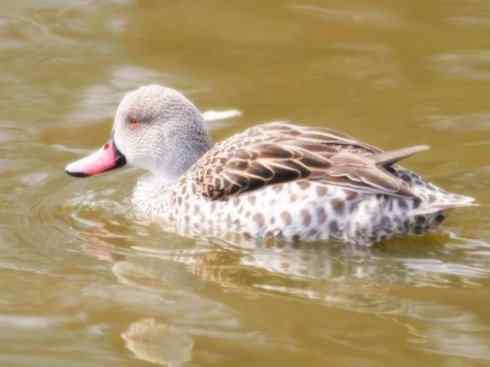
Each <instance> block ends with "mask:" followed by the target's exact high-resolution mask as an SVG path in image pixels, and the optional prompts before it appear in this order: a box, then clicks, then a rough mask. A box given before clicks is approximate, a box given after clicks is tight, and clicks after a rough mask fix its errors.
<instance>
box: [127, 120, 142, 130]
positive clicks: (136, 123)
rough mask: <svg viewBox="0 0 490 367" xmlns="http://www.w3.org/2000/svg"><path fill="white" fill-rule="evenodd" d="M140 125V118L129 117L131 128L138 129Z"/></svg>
mask: <svg viewBox="0 0 490 367" xmlns="http://www.w3.org/2000/svg"><path fill="white" fill-rule="evenodd" d="M138 126H140V123H139V121H138V120H136V119H135V118H131V119H129V128H130V129H136V128H137V127H138Z"/></svg>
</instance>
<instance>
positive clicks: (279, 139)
mask: <svg viewBox="0 0 490 367" xmlns="http://www.w3.org/2000/svg"><path fill="white" fill-rule="evenodd" d="M427 149H428V146H425V145H418V146H412V147H408V148H402V149H398V150H392V151H383V150H381V149H379V148H377V147H375V146H373V145H370V144H367V143H364V142H361V141H359V140H357V139H355V138H353V137H351V136H349V135H346V134H343V133H339V132H336V131H334V130H331V129H327V128H318V127H305V126H298V125H295V124H292V123H289V122H274V123H267V124H263V125H258V126H254V127H252V128H249V129H247V130H245V131H244V132H242V133H239V134H237V135H234V136H232V137H230V138H228V139H226V140H225V141H223V142H221V143H217V144H214V145H213V143H212V141H211V138H210V136H209V134H208V132H207V129H206V126H205V122H204V120H203V117H202V115H201V113H200V111H199V110H198V109H197V108H196V107H195V106H194V104H193V103H192V102H190V101H189V100H188V99H187V98H186V97H185V96H184V95H183V94H181V93H180V92H178V91H176V90H174V89H171V88H167V87H163V86H159V85H149V86H144V87H141V88H139V89H137V90H135V91H132V92H130V93H128V94H127V95H126V96H125V97H124V98H123V99H122V101H121V103H120V105H119V107H118V109H117V112H116V115H115V119H114V126H113V129H112V134H111V137H110V139H109V141H108V142H107V143H106V144H105V145H104V146H103V147H102V148H101V149H100V150H98V151H96V152H95V153H92V154H91V155H89V156H87V157H85V158H83V159H80V160H78V161H76V162H73V163H71V164H69V165H67V166H66V173H68V174H69V175H71V176H74V177H87V176H94V175H97V174H100V173H102V172H106V171H110V170H113V169H116V168H119V167H122V166H124V165H126V164H128V165H131V166H134V167H140V168H143V169H146V170H148V171H150V172H151V178H147V179H144V180H141V181H140V182H139V183H138V184H137V186H136V189H135V191H134V193H133V203H134V204H135V207H136V208H137V210H138V211H139V212H140V213H143V214H144V215H145V216H147V217H151V218H158V219H159V220H162V221H164V222H166V223H172V225H173V226H175V227H176V228H179V227H180V228H182V227H185V228H191V229H192V230H193V231H194V232H202V233H207V234H209V233H214V234H219V233H238V234H240V235H241V236H243V237H244V238H248V239H260V238H280V239H284V240H294V241H296V240H338V241H343V242H347V243H352V244H358V245H370V244H373V243H376V242H379V241H382V240H384V239H387V238H391V237H393V236H399V235H408V234H422V233H425V232H427V231H429V230H431V229H432V228H434V227H436V226H437V225H439V224H440V223H441V222H442V221H443V220H444V219H445V217H446V211H447V210H448V209H451V208H457V207H464V206H471V205H474V204H473V201H474V199H473V198H471V197H467V196H462V195H457V194H452V193H448V192H446V191H444V190H442V189H441V188H439V187H437V186H435V185H433V184H432V183H430V182H427V181H425V180H424V179H422V178H421V177H420V176H418V175H417V174H415V173H414V172H412V171H410V170H407V169H405V168H402V167H401V166H399V165H397V162H398V161H400V160H402V159H404V158H407V157H409V156H411V155H413V154H416V153H419V152H422V151H425V150H427Z"/></svg>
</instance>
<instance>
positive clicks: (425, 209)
mask: <svg viewBox="0 0 490 367" xmlns="http://www.w3.org/2000/svg"><path fill="white" fill-rule="evenodd" d="M476 206H479V204H478V203H475V199H474V198H472V197H470V196H464V195H457V194H449V195H448V196H447V200H441V201H439V202H432V203H426V204H425V205H424V202H422V205H421V206H419V207H418V208H416V209H413V210H412V212H411V214H412V215H428V214H435V213H438V212H441V211H445V210H449V209H456V208H465V207H476Z"/></svg>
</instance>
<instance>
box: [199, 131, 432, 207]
mask: <svg viewBox="0 0 490 367" xmlns="http://www.w3.org/2000/svg"><path fill="white" fill-rule="evenodd" d="M426 149H428V147H427V146H416V147H410V148H404V149H400V150H396V151H389V152H383V151H382V150H380V149H378V148H376V147H374V146H372V145H369V144H365V143H362V142H360V141H358V140H356V139H354V138H352V137H350V136H348V135H344V134H341V133H337V132H335V131H333V130H330V129H324V128H311V127H300V126H296V125H292V124H287V123H272V124H266V125H260V126H257V127H254V128H251V129H249V130H246V131H245V132H244V133H242V134H239V135H236V136H234V137H232V138H230V139H228V140H226V141H224V142H223V143H221V144H218V145H216V146H215V147H214V148H213V149H211V150H210V151H209V152H208V153H206V154H205V156H204V157H203V158H202V159H201V160H200V161H199V162H198V163H197V164H196V166H195V167H194V170H193V174H194V180H195V182H196V183H197V187H198V191H199V192H200V193H201V194H202V195H204V196H206V197H208V198H210V199H212V200H217V199H226V198H228V197H230V196H232V195H238V194H241V193H243V192H247V191H252V190H256V189H259V188H262V187H264V186H266V185H274V184H280V183H285V182H290V181H295V180H302V179H308V180H314V181H317V182H319V183H324V184H331V185H338V186H342V187H347V188H351V189H353V190H357V191H363V192H372V193H379V194H389V195H398V196H412V197H415V196H416V195H415V194H414V193H413V192H412V190H411V189H410V187H409V186H408V185H407V184H406V183H405V182H404V181H403V180H401V179H400V178H398V177H397V176H396V175H395V174H394V173H392V172H393V171H390V170H389V169H387V168H388V167H389V166H390V165H392V164H394V163H395V162H397V161H399V160H400V159H403V158H406V157H409V156H411V155H413V154H415V153H417V152H419V151H422V150H426Z"/></svg>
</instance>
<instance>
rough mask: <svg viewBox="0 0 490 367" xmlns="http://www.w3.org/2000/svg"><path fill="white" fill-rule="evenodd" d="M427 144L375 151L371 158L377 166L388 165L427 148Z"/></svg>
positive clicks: (428, 147)
mask: <svg viewBox="0 0 490 367" xmlns="http://www.w3.org/2000/svg"><path fill="white" fill-rule="evenodd" d="M429 149H430V146H428V145H415V146H413V147H408V148H401V149H396V150H389V151H387V152H382V153H377V154H375V155H373V157H372V158H373V159H374V161H375V163H376V165H378V166H390V165H392V164H394V163H396V162H398V161H401V160H402V159H405V158H408V157H411V156H412V155H414V154H417V153H419V152H424V151H426V150H429Z"/></svg>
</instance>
